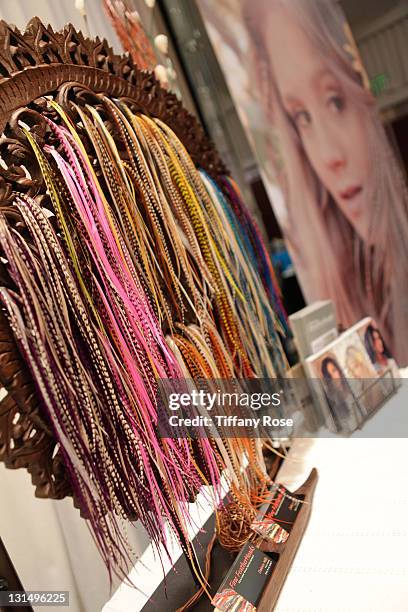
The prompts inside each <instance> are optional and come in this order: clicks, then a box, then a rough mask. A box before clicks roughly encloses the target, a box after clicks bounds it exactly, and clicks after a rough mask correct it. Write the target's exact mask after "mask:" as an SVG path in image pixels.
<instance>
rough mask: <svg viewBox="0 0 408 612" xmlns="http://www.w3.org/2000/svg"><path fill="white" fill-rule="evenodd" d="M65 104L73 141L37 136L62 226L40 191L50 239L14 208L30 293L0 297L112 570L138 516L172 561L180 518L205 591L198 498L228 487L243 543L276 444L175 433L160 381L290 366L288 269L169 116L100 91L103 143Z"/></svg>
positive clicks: (13, 242)
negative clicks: (21, 226)
mask: <svg viewBox="0 0 408 612" xmlns="http://www.w3.org/2000/svg"><path fill="white" fill-rule="evenodd" d="M51 105H52V106H53V108H54V109H55V110H56V111H57V113H58V115H59V122H53V121H51V120H49V119H46V122H47V126H48V129H49V130H50V132H52V134H53V142H54V143H55V145H54V146H46V147H45V148H44V150H40V148H39V147H38V145H37V143H36V140H35V137H34V135H33V134H32V133H30V132H29V131H28V130H25V133H26V136H27V138H28V141H29V142H30V144H31V146H32V148H33V151H34V153H35V155H36V157H37V160H38V163H39V166H40V169H41V172H42V174H43V176H44V180H45V182H46V185H47V189H48V193H49V196H50V199H51V201H52V204H53V207H54V210H55V214H56V218H57V222H58V227H59V231H58V233H56V232H55V231H54V229H53V228H52V226H51V223H50V222H49V220H48V219H47V217H46V216H45V214H44V212H43V210H42V209H41V207H40V206H39V204H38V203H36V202H35V201H34V200H32V199H30V198H28V197H21V198H19V199H17V200H16V203H15V205H16V207H17V208H18V209H19V211H20V212H21V215H22V217H23V219H24V222H25V224H26V227H27V229H28V230H29V233H30V235H31V238H32V243H33V245H34V248H32V247H31V246H30V244H29V243H28V242H26V241H25V240H24V239H23V238H22V237H21V235H20V234H18V232H17V231H16V230H14V229H12V228H11V227H9V225H8V222H7V220H6V218H5V217H4V216H0V245H1V248H2V250H3V252H4V253H5V255H6V258H7V260H8V262H9V264H8V266H9V274H10V276H11V278H12V279H13V281H14V284H15V287H16V290H15V291H11V290H10V289H6V288H1V289H0V299H1V302H2V304H3V306H4V308H5V310H6V312H7V316H8V319H9V322H10V325H11V328H12V330H13V333H14V335H15V337H16V340H17V342H18V344H19V347H20V350H21V353H22V354H23V356H24V358H25V360H26V361H27V364H28V366H29V368H30V370H31V373H32V375H33V378H34V380H35V383H36V385H37V390H38V393H39V395H40V397H41V400H42V403H43V406H44V410H45V411H46V413H47V414H48V416H49V419H50V422H51V423H52V426H53V429H54V432H55V435H56V437H57V439H58V441H59V442H60V444H61V448H62V452H63V456H64V460H65V462H66V464H67V466H68V468H69V470H70V475H71V479H72V483H73V487H74V489H75V493H76V495H77V497H78V499H80V500H81V505H82V506H83V509H84V511H85V514H86V516H87V517H88V520H89V524H90V527H91V530H92V533H93V535H94V538H95V541H96V543H97V545H98V548H99V550H100V551H101V554H102V557H103V559H104V562H105V564H106V565H107V567H108V570H109V573H110V575H112V574H113V573H117V574H119V575H120V576H121V577H123V576H124V575H125V574H126V572H127V569H128V567H129V564H130V563H131V562H132V559H131V549H130V546H129V543H128V542H127V540H126V538H125V536H124V532H123V528H122V521H126V520H129V519H130V517H133V519H135V518H137V517H138V518H139V519H140V520H141V522H142V523H143V525H144V526H145V528H146V530H147V532H148V534H149V536H150V538H151V540H152V542H153V543H154V544H155V545H156V547H157V549H158V550H159V551H164V554H167V555H169V554H170V552H169V540H168V537H167V536H166V525H167V526H168V527H169V528H170V531H171V533H172V534H173V536H174V537H175V538H176V539H177V540H178V541H179V543H180V545H181V546H182V548H183V551H184V553H185V554H186V556H187V559H188V560H189V563H190V566H191V567H192V569H193V571H194V572H195V573H196V575H197V577H198V579H199V581H201V584H202V585H203V587H204V588H205V579H204V577H203V574H202V571H201V569H200V567H199V564H198V562H197V558H196V555H195V552H194V549H193V547H192V545H191V543H190V541H189V536H188V530H189V526H190V525H191V517H190V515H189V512H188V502H189V501H191V500H194V499H195V498H196V496H197V494H198V493H199V491H200V490H202V487H203V486H204V485H211V491H212V492H211V493H209V495H210V497H211V501H212V503H213V504H214V508H215V509H216V511H217V525H218V537H219V539H220V541H221V542H222V543H223V544H224V545H226V546H227V547H228V548H230V549H231V550H238V549H239V547H240V546H241V545H242V544H243V542H244V541H245V539H247V538H248V537H249V535H248V533H249V532H248V529H247V527H248V525H250V524H251V521H252V520H253V518H254V516H255V514H256V511H257V508H258V507H259V505H260V503H262V500H263V499H264V494H265V492H266V489H267V486H268V485H269V484H270V479H269V477H268V475H267V474H266V470H265V466H264V463H263V457H262V444H261V443H260V442H259V441H256V440H250V439H246V438H243V437H241V436H240V434H239V432H237V436H236V438H225V437H223V436H218V437H216V438H214V439H211V438H210V437H207V438H205V437H204V438H201V439H198V440H190V439H188V438H185V439H184V438H180V439H178V438H175V439H170V438H162V437H161V436H160V435H159V433H158V402H159V381H160V380H161V379H162V380H163V379H165V380H169V381H170V382H171V381H174V383H177V384H179V383H182V384H186V385H187V387H186V388H188V384H190V383H188V382H187V381H188V380H189V379H192V380H194V379H195V378H196V379H200V380H203V379H205V381H206V382H205V384H206V385H208V388H209V389H215V382H214V381H216V380H218V379H223V378H224V379H229V380H233V381H235V382H234V384H235V385H237V388H238V387H239V384H240V382H239V381H238V380H236V379H240V378H243V377H263V376H269V377H273V376H275V375H276V374H277V373H278V374H282V372H283V371H284V369H285V365H286V363H285V358H284V353H283V350H282V347H281V344H280V340H279V336H278V331H282V330H283V331H285V329H286V328H285V325H286V318H285V313H284V310H283V307H282V303H281V301H280V297H279V290H278V287H277V284H276V279H275V277H274V275H273V269H272V267H271V264H270V260H269V257H268V255H267V252H266V248H265V246H264V244H263V241H262V238H261V236H260V233H259V230H258V229H257V227H256V225H255V223H254V222H253V221H252V219H251V217H250V215H249V213H248V212H247V210H246V208H245V206H244V205H243V203H242V200H241V197H240V194H239V191H238V188H237V187H236V185H235V184H234V182H233V181H232V179H230V178H229V177H223V178H222V179H221V180H220V182H219V183H216V182H215V181H214V180H213V179H212V178H211V177H209V176H208V175H206V174H205V173H204V172H203V171H201V172H200V171H198V170H197V169H196V168H195V166H194V164H193V162H192V160H191V158H190V156H189V155H188V152H187V151H186V150H185V148H184V147H183V145H182V143H181V142H180V141H179V139H178V138H177V137H176V135H175V134H174V132H172V131H171V130H170V128H169V127H168V126H167V125H166V124H164V123H163V122H161V121H159V120H157V119H152V118H150V117H147V116H146V115H143V114H138V113H134V112H133V111H132V110H131V108H130V107H129V106H128V105H127V104H126V103H125V102H124V101H120V100H111V99H109V98H108V97H106V96H100V107H99V106H98V107H97V108H93V107H90V106H86V107H83V106H82V107H79V106H75V105H73V106H72V111H73V113H76V114H77V116H79V118H80V121H81V130H82V133H83V134H85V135H86V138H87V141H88V142H87V145H88V146H87V147H85V146H84V143H83V142H82V140H81V137H80V136H79V133H78V131H77V129H76V126H75V124H74V123H73V122H72V121H71V119H70V117H69V116H68V114H67V113H66V112H65V111H64V110H63V109H62V108H61V107H60V106H59V105H58V104H57V103H56V102H51ZM101 109H103V112H102V110H101ZM106 117H109V124H110V125H111V126H114V127H113V129H112V131H109V129H108V124H107V122H106V120H105V118H106ZM183 381H184V382H183ZM192 384H193V383H192ZM243 460H246V461H247V462H248V463H249V465H248V468H247V469H245V470H243V469H242V463H243ZM222 473H224V476H225V477H226V478H227V481H228V483H229V486H230V493H231V499H232V503H231V504H230V505H229V506H226V507H223V506H221V505H220V497H221V496H220V486H221V484H220V483H221V474H222ZM228 521H229V522H228ZM160 554H162V552H160Z"/></svg>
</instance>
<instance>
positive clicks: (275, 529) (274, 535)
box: [251, 484, 304, 544]
mask: <svg viewBox="0 0 408 612" xmlns="http://www.w3.org/2000/svg"><path fill="white" fill-rule="evenodd" d="M303 499H304V496H303V495H296V496H295V495H292V493H290V491H288V490H287V489H286V488H285V487H284V486H282V485H279V484H274V485H272V487H271V488H270V491H269V499H268V500H267V501H266V502H265V503H264V504H263V505H262V507H261V509H260V511H259V513H258V516H257V517H256V519H255V520H254V522H253V523H252V525H251V529H252V530H253V531H255V533H258V534H259V535H260V536H262V537H263V538H264V539H265V540H271V541H272V542H275V543H276V544H280V543H281V542H286V540H287V539H288V537H289V534H290V532H291V530H292V527H293V525H294V523H295V520H296V517H297V514H298V512H299V510H300V508H301V505H302V502H303Z"/></svg>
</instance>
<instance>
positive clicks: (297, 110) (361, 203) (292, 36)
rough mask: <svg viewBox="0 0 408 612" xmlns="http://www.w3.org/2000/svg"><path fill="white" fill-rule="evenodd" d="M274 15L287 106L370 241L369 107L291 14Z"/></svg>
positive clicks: (274, 52)
mask: <svg viewBox="0 0 408 612" xmlns="http://www.w3.org/2000/svg"><path fill="white" fill-rule="evenodd" d="M269 15H270V17H269V21H268V24H267V25H266V32H267V39H266V40H267V45H268V52H269V57H270V61H271V62H272V68H273V73H274V75H275V78H276V86H277V88H278V92H279V95H280V98H281V100H282V104H283V106H284V109H285V111H286V113H287V115H288V116H289V118H290V120H291V122H292V124H293V125H294V126H295V129H296V131H297V132H298V134H299V137H300V140H301V142H302V145H303V149H304V151H305V153H306V155H307V157H308V159H309V161H310V164H311V166H312V167H313V169H314V171H315V172H316V174H317V176H318V178H319V179H320V181H321V183H322V184H323V186H324V187H325V188H326V189H327V191H328V192H329V193H330V194H331V196H332V198H333V199H334V201H335V202H336V204H337V205H338V207H339V208H340V209H341V211H342V212H343V214H344V215H345V217H346V218H347V219H348V220H349V222H350V223H351V224H352V226H353V227H354V229H355V231H356V232H357V233H358V234H359V235H360V237H361V238H362V239H363V240H364V239H366V238H367V232H368V207H369V201H368V199H369V196H368V192H369V180H370V170H369V169H370V150H369V144H368V135H367V132H366V129H365V121H364V113H363V110H362V109H361V108H359V107H358V106H357V104H356V103H355V102H354V101H353V100H352V99H351V98H350V95H349V94H348V93H347V91H346V90H345V89H344V87H343V85H342V83H341V82H340V80H339V79H338V77H337V76H336V75H335V74H334V73H333V71H332V70H331V69H330V65H329V63H328V62H327V61H326V58H325V57H324V54H322V53H321V52H319V50H318V48H317V47H316V46H315V45H314V44H313V43H312V41H311V40H310V39H309V37H308V36H307V35H306V33H305V32H304V31H303V30H302V29H301V28H300V27H299V26H298V25H297V24H296V23H295V22H294V21H293V20H292V19H291V18H290V16H289V15H287V14H286V12H285V11H284V10H282V9H279V8H277V9H276V10H271V11H270V12H269Z"/></svg>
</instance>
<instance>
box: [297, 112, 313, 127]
mask: <svg viewBox="0 0 408 612" xmlns="http://www.w3.org/2000/svg"><path fill="white" fill-rule="evenodd" d="M293 121H294V122H295V125H296V126H297V127H299V128H305V127H307V126H309V125H310V123H311V121H312V118H311V116H310V113H308V111H306V110H300V111H297V112H295V113H293Z"/></svg>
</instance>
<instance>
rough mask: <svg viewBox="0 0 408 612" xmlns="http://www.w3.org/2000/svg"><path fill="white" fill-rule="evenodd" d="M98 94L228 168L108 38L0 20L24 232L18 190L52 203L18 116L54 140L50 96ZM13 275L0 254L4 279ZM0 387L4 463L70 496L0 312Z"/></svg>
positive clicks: (2, 98)
mask: <svg viewBox="0 0 408 612" xmlns="http://www.w3.org/2000/svg"><path fill="white" fill-rule="evenodd" d="M98 94H106V95H109V96H113V97H120V98H126V100H127V102H128V103H130V104H131V106H132V107H133V109H134V110H140V111H142V112H144V113H146V114H148V115H150V116H154V117H158V118H160V119H161V120H162V121H164V122H166V123H167V124H168V125H169V126H170V127H171V128H172V129H173V130H174V132H175V133H176V134H177V135H178V137H179V138H180V139H181V141H182V142H183V143H184V145H185V147H186V148H187V150H188V151H189V153H190V155H191V156H192V158H193V160H194V162H195V164H196V165H197V166H200V167H202V168H204V169H205V170H206V171H207V172H208V173H209V174H210V175H212V176H214V177H215V178H216V177H217V176H218V175H219V174H224V173H226V169H225V167H224V165H223V163H222V161H221V159H220V157H219V156H218V153H217V151H216V150H215V148H214V146H213V144H212V143H211V142H210V141H209V140H208V139H207V137H206V135H205V133H204V131H203V129H202V128H201V126H200V125H199V124H198V122H197V121H196V119H195V118H194V117H193V116H192V115H191V114H190V113H188V112H187V111H186V110H185V109H184V108H183V106H182V104H181V103H180V101H179V100H178V99H177V97H176V96H175V95H174V94H171V93H169V92H167V91H166V90H164V89H163V88H162V87H161V86H160V83H159V82H158V81H157V80H156V78H155V77H154V75H153V74H151V73H148V72H143V71H141V70H139V69H138V68H137V67H135V66H134V65H133V64H132V62H131V60H130V59H129V57H128V56H127V55H116V54H114V53H113V51H112V49H111V48H110V47H109V45H108V43H107V42H106V41H105V40H102V41H101V40H99V39H98V38H96V39H95V40H90V39H88V38H85V37H84V36H83V34H82V33H81V32H77V31H76V30H75V28H74V27H73V26H72V25H68V26H66V27H65V29H64V30H62V31H60V32H54V31H53V29H52V28H51V26H47V27H45V26H44V25H43V24H42V23H41V21H40V20H39V19H38V18H34V19H32V20H31V21H30V22H29V24H28V26H27V29H26V31H25V32H24V33H22V32H20V31H19V30H17V29H15V28H12V27H11V26H9V25H7V24H6V23H5V22H4V21H0V134H1V137H0V158H1V162H2V163H1V165H0V207H1V209H2V211H3V212H4V213H5V214H6V215H7V216H8V217H10V218H12V220H13V223H14V226H15V227H20V229H21V231H22V232H23V231H24V228H23V226H22V224H21V223H20V219H19V215H18V212H17V211H16V210H15V209H13V207H12V206H11V204H12V201H13V199H14V198H15V196H16V195H17V194H18V193H27V194H29V195H30V196H31V197H34V198H36V199H37V200H40V201H41V203H42V205H43V206H50V203H49V202H48V198H47V195H46V189H45V184H44V181H43V179H42V176H41V172H40V170H39V167H38V165H37V162H36V160H35V158H34V156H33V153H32V150H31V147H29V146H28V143H27V141H26V138H25V136H24V134H23V132H22V130H21V129H20V125H19V122H24V123H25V124H28V125H30V127H31V131H33V132H34V133H35V137H36V140H37V142H38V143H39V144H40V146H41V145H43V144H44V143H45V141H47V143H52V135H51V134H50V133H49V131H48V128H47V126H46V123H45V121H44V119H43V117H44V115H48V116H50V117H52V119H53V120H54V121H56V122H59V117H58V116H57V114H56V113H55V111H53V109H51V108H49V107H48V105H47V98H49V97H52V98H53V99H55V100H57V101H58V102H59V103H60V104H61V105H62V106H63V107H64V109H65V110H66V112H68V113H69V114H71V116H73V118H75V111H74V109H73V108H72V105H71V102H73V101H74V102H75V103H76V104H79V105H81V104H84V103H89V102H91V103H92V104H93V105H96V106H97V105H98V102H99V98H98ZM85 146H86V142H85ZM10 282H11V281H10V279H9V277H8V276H7V273H6V270H5V268H4V265H3V264H2V263H1V260H0V284H1V285H3V286H4V285H9V284H10ZM0 386H3V387H5V389H6V390H7V395H6V396H5V397H4V398H3V399H2V401H1V402H0V460H1V461H3V462H4V463H5V465H6V466H7V467H10V468H19V467H24V468H26V469H27V470H28V471H29V472H30V474H31V477H32V482H33V484H34V486H35V494H36V495H37V496H38V497H50V498H53V499H60V498H62V497H65V496H66V495H72V489H71V486H70V483H69V479H68V476H67V472H66V469H65V467H64V464H63V461H62V459H61V455H60V453H59V451H58V448H57V444H56V440H55V438H54V436H53V433H52V431H51V428H50V425H49V424H48V423H47V420H46V418H45V417H43V416H42V414H41V407H40V406H39V403H38V400H37V397H36V394H35V389H34V384H33V381H32V380H31V377H30V373H29V371H28V370H27V368H26V366H25V364H24V362H23V360H22V359H21V357H20V354H19V352H18V349H17V346H16V344H15V342H14V339H13V336H12V333H11V330H10V329H9V327H8V323H7V321H6V319H5V317H4V316H3V315H2V314H1V312H0ZM0 397H1V396H0ZM74 501H75V500H74Z"/></svg>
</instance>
